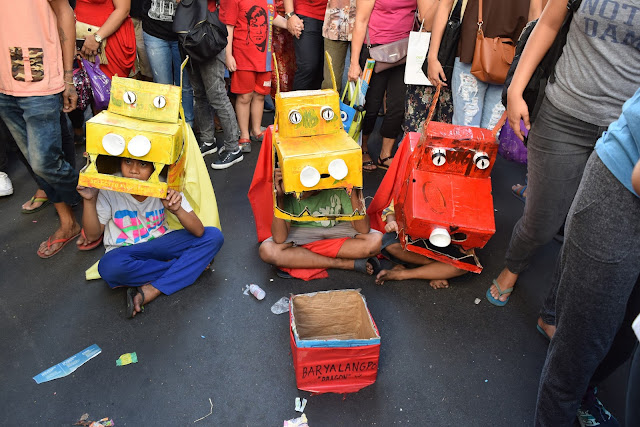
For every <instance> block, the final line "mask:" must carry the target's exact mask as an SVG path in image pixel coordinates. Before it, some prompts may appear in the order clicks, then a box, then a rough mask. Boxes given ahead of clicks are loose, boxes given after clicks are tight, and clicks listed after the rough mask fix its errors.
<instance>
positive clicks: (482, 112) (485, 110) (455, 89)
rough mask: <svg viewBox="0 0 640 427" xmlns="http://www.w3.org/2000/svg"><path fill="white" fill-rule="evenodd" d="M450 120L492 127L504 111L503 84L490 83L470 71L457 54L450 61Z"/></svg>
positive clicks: (468, 124) (468, 66)
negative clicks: (451, 100)
mask: <svg viewBox="0 0 640 427" xmlns="http://www.w3.org/2000/svg"><path fill="white" fill-rule="evenodd" d="M451 80H452V82H451V85H452V93H453V124H454V125H459V126H476V127H482V128H486V129H492V128H493V127H494V126H495V125H496V123H498V120H500V116H502V113H503V112H504V106H503V105H502V99H501V97H502V85H492V84H489V83H485V82H482V81H480V80H478V79H477V78H476V77H475V76H474V75H473V74H471V64H465V63H462V62H460V58H456V60H455V63H454V65H453V77H452V79H451Z"/></svg>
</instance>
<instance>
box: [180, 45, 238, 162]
mask: <svg viewBox="0 0 640 427" xmlns="http://www.w3.org/2000/svg"><path fill="white" fill-rule="evenodd" d="M224 58H225V51H224V50H223V51H222V52H220V53H219V54H218V56H217V57H215V58H214V59H212V60H210V61H209V62H205V63H203V64H199V63H196V62H192V63H190V64H187V71H188V73H189V78H190V79H191V83H192V84H193V94H194V97H195V99H196V105H195V122H196V126H195V128H196V129H197V130H198V134H197V135H196V137H197V139H198V142H200V143H203V142H207V143H211V142H214V141H215V135H214V134H215V126H214V124H213V116H212V114H211V109H210V108H209V106H211V108H213V109H214V110H215V112H216V114H217V115H218V118H219V119H220V126H222V132H223V138H224V143H223V147H224V148H225V150H229V151H232V152H233V151H236V150H237V149H238V138H239V137H240V130H239V129H238V119H237V118H236V112H235V111H234V109H233V106H232V105H231V101H230V100H229V96H228V95H227V88H226V86H225V82H224V70H225V67H224Z"/></svg>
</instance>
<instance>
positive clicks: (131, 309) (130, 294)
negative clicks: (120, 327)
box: [127, 288, 144, 319]
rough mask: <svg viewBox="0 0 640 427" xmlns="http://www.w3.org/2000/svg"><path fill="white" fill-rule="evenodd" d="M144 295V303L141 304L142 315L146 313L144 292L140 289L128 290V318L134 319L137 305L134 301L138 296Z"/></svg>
mask: <svg viewBox="0 0 640 427" xmlns="http://www.w3.org/2000/svg"><path fill="white" fill-rule="evenodd" d="M138 294H141V295H142V303H141V304H140V310H141V313H144V305H143V304H144V292H142V291H141V290H140V288H128V289H127V318H129V319H131V318H133V313H134V311H135V305H134V303H133V299H134V298H135V297H136V295H138Z"/></svg>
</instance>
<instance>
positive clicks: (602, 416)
mask: <svg viewBox="0 0 640 427" xmlns="http://www.w3.org/2000/svg"><path fill="white" fill-rule="evenodd" d="M597 393H598V389H597V388H596V387H589V388H588V389H587V393H586V394H585V395H584V397H583V398H582V404H581V405H580V408H579V409H578V422H579V423H580V427H591V426H607V427H619V426H620V424H619V423H618V420H616V418H615V417H614V416H613V415H611V412H609V411H607V409H606V408H605V407H604V406H603V405H602V402H600V400H599V399H598V398H597V397H596V394H597Z"/></svg>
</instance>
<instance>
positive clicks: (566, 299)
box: [527, 110, 640, 426]
mask: <svg viewBox="0 0 640 427" xmlns="http://www.w3.org/2000/svg"><path fill="white" fill-rule="evenodd" d="M541 114H543V110H541ZM537 123H539V122H536V124H537ZM529 182H531V178H529ZM528 197H529V195H528V194H527V198H528ZM528 202H529V201H528V200H527V203H528ZM638 218H640V198H638V197H637V196H636V195H634V194H633V193H631V192H630V191H629V190H627V189H626V188H625V187H624V186H623V185H622V184H621V183H620V181H618V180H617V179H616V178H615V177H614V176H613V174H612V173H611V172H610V171H609V169H607V167H606V166H605V165H604V164H603V163H602V161H601V160H600V158H599V157H598V155H597V153H595V152H594V153H592V154H591V156H590V158H589V161H588V162H587V164H586V167H585V169H584V176H583V178H582V182H581V183H580V186H579V188H578V190H577V193H576V195H575V199H574V200H573V204H572V205H571V209H570V211H569V215H568V217H567V225H566V227H565V241H564V245H563V246H562V251H561V253H560V261H559V267H558V268H559V271H560V274H559V277H560V281H559V283H558V292H557V298H556V309H557V310H556V311H557V329H556V332H555V334H554V336H553V339H552V340H551V342H550V344H549V349H548V351H547V358H546V361H545V364H544V366H543V368H542V374H541V377H540V385H539V388H538V401H537V404H536V416H535V425H537V426H563V425H567V426H570V425H572V423H573V421H574V419H575V416H576V411H577V409H578V407H579V405H580V401H581V399H582V397H583V395H584V393H585V391H586V390H587V387H588V385H589V383H591V384H594V383H596V384H597V383H598V382H599V381H602V380H603V379H604V378H606V376H608V374H610V373H611V372H613V370H614V369H615V368H616V367H618V366H620V365H621V364H622V363H624V362H625V361H626V360H627V359H628V358H629V357H630V355H631V353H632V351H633V348H634V346H635V344H636V339H635V337H634V336H633V332H632V330H631V327H630V325H631V322H632V321H633V319H634V318H635V316H636V315H637V314H638V312H639V311H640V304H639V303H640V298H639V297H640V286H639V285H640V280H639V275H640V246H639V245H638V244H637V242H638V241H640V222H639V221H638ZM636 422H637V421H636Z"/></svg>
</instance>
